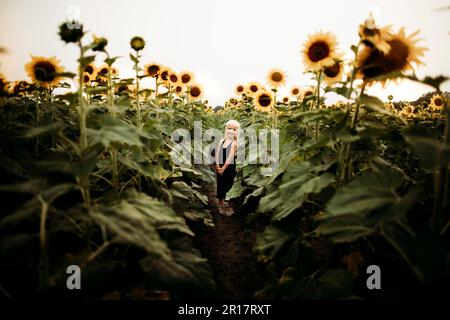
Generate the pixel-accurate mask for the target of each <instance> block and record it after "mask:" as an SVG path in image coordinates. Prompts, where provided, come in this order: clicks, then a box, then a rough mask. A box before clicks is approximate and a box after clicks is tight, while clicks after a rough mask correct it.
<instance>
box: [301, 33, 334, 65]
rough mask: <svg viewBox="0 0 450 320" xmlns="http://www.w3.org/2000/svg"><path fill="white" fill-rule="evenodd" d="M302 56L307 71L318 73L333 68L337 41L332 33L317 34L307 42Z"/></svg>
mask: <svg viewBox="0 0 450 320" xmlns="http://www.w3.org/2000/svg"><path fill="white" fill-rule="evenodd" d="M302 54H303V62H304V64H305V67H306V71H318V70H320V69H322V68H323V67H327V66H331V65H333V63H334V58H335V56H336V55H337V39H336V37H335V36H334V35H333V34H332V33H330V32H318V33H315V34H313V35H311V36H310V37H309V38H308V40H307V41H306V42H305V44H304V46H303V49H302Z"/></svg>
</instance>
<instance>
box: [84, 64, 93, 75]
mask: <svg viewBox="0 0 450 320" xmlns="http://www.w3.org/2000/svg"><path fill="white" fill-rule="evenodd" d="M84 71H85V72H87V73H89V74H92V73H93V72H94V67H92V66H91V65H87V66H86V67H84Z"/></svg>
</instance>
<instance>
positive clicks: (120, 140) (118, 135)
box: [88, 116, 143, 147]
mask: <svg viewBox="0 0 450 320" xmlns="http://www.w3.org/2000/svg"><path fill="white" fill-rule="evenodd" d="M88 136H89V138H90V139H92V140H93V141H94V143H97V142H100V143H101V144H103V145H104V146H105V147H109V146H110V145H111V144H122V145H129V146H137V147H142V146H143V144H142V142H141V140H140V132H139V131H138V129H137V128H135V127H133V126H131V125H129V124H127V123H125V122H124V121H122V120H119V119H117V118H114V117H111V116H103V117H102V118H101V119H100V129H98V130H95V129H88Z"/></svg>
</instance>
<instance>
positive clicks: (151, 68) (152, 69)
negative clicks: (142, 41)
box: [147, 65, 159, 77]
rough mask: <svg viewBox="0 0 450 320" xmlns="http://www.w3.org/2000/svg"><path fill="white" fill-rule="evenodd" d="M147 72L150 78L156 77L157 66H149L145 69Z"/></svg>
mask: <svg viewBox="0 0 450 320" xmlns="http://www.w3.org/2000/svg"><path fill="white" fill-rule="evenodd" d="M147 71H148V74H149V75H150V76H151V77H154V76H156V75H157V74H158V72H159V66H157V65H152V66H149V67H148V69H147Z"/></svg>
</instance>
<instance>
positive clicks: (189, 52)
mask: <svg viewBox="0 0 450 320" xmlns="http://www.w3.org/2000/svg"><path fill="white" fill-rule="evenodd" d="M448 6H450V1H448V0H427V1H425V0H343V1H334V0H321V1H300V0H277V1H267V0H223V1H215V0H171V1H167V0H147V1H144V0H142V1H131V0H127V1H123V0H121V1H117V0H110V1H106V0H58V1H50V0H40V1H26V0H1V1H0V46H1V47H6V48H7V49H8V51H9V52H8V54H6V55H1V56H0V61H1V65H0V72H1V73H3V74H5V75H6V76H7V78H8V79H10V80H19V79H26V78H27V76H26V74H25V71H24V69H23V65H24V64H25V63H27V62H28V61H29V60H30V54H33V55H41V56H51V55H56V56H57V57H58V58H60V60H61V62H62V64H63V65H64V66H65V67H66V69H67V70H68V71H75V70H76V59H77V54H78V52H77V48H76V47H75V45H65V44H64V43H63V42H62V41H61V40H60V39H59V36H58V35H57V31H58V25H59V24H60V23H61V22H62V21H64V20H65V18H66V17H67V16H68V15H71V14H72V15H73V14H74V12H75V11H74V8H75V9H77V8H78V9H79V12H80V14H81V21H82V23H83V24H84V26H85V29H86V30H88V31H91V33H95V34H97V35H99V36H105V37H107V38H108V39H109V45H108V49H109V51H110V52H111V54H112V55H113V56H115V55H119V56H122V58H121V59H119V60H118V61H117V66H118V67H119V69H120V72H121V76H124V77H131V76H132V74H133V71H132V62H131V61H130V60H129V52H130V48H129V40H130V38H131V37H132V36H134V35H141V36H143V37H144V39H145V40H146V42H147V46H146V48H145V50H144V56H143V64H144V63H147V62H152V61H156V62H159V63H162V64H166V65H168V66H170V67H172V68H173V69H175V70H176V71H182V70H185V69H188V70H191V71H193V72H194V73H195V75H196V78H197V80H198V82H199V83H201V84H202V85H203V86H204V89H205V95H206V96H205V98H206V99H208V100H209V101H210V103H211V104H212V105H221V104H223V102H224V100H225V99H227V98H229V97H230V96H232V95H233V91H234V87H235V85H236V84H237V83H242V82H248V81H253V80H255V81H261V82H265V78H266V74H267V72H268V71H269V70H270V69H271V68H273V67H278V68H281V69H283V70H285V71H286V72H287V75H288V82H287V86H286V91H287V90H289V88H290V87H291V86H292V85H294V84H295V85H300V86H302V85H307V84H308V82H307V80H305V77H304V76H302V72H303V65H302V59H301V56H300V49H301V46H302V44H303V42H304V41H305V40H306V38H307V36H308V34H311V33H314V32H315V31H318V30H320V29H322V30H324V31H328V30H329V31H332V32H333V33H335V34H336V36H337V37H338V40H339V44H340V48H341V49H342V50H345V51H347V52H348V51H349V47H350V45H351V44H354V43H356V42H357V37H358V35H357V28H358V25H359V24H360V23H361V22H362V21H364V19H365V18H366V17H367V15H368V12H369V11H372V12H373V13H374V16H375V17H376V18H377V22H378V24H381V25H385V24H392V25H393V26H394V30H397V29H398V28H399V27H401V26H405V27H406V31H407V33H408V34H410V33H412V32H413V31H415V30H417V29H421V33H420V36H421V37H422V38H424V41H423V42H421V44H422V45H423V46H426V47H428V48H429V49H430V51H429V52H427V53H426V56H425V62H426V63H427V66H425V67H420V68H419V69H417V74H418V75H419V76H424V75H432V76H435V75H438V74H442V73H444V74H447V75H449V74H450V59H449V57H450V46H449V40H450V35H449V32H450V10H443V11H436V10H435V9H437V8H441V7H448ZM86 38H87V39H86V40H89V41H90V40H91V35H88V36H87V37H86ZM444 89H446V90H450V81H449V82H447V83H446V84H445V86H444ZM371 90H372V93H375V94H377V95H378V96H379V97H380V98H383V99H385V98H386V97H387V96H388V95H389V94H393V95H394V97H395V99H396V100H397V99H398V100H399V99H411V100H412V99H416V98H418V97H419V96H420V95H421V94H422V93H425V92H427V90H428V88H426V87H424V86H422V85H419V84H415V83H412V82H409V81H405V82H403V83H402V84H401V85H400V87H395V86H390V87H388V88H387V89H385V90H380V88H377V87H375V88H372V89H371Z"/></svg>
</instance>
